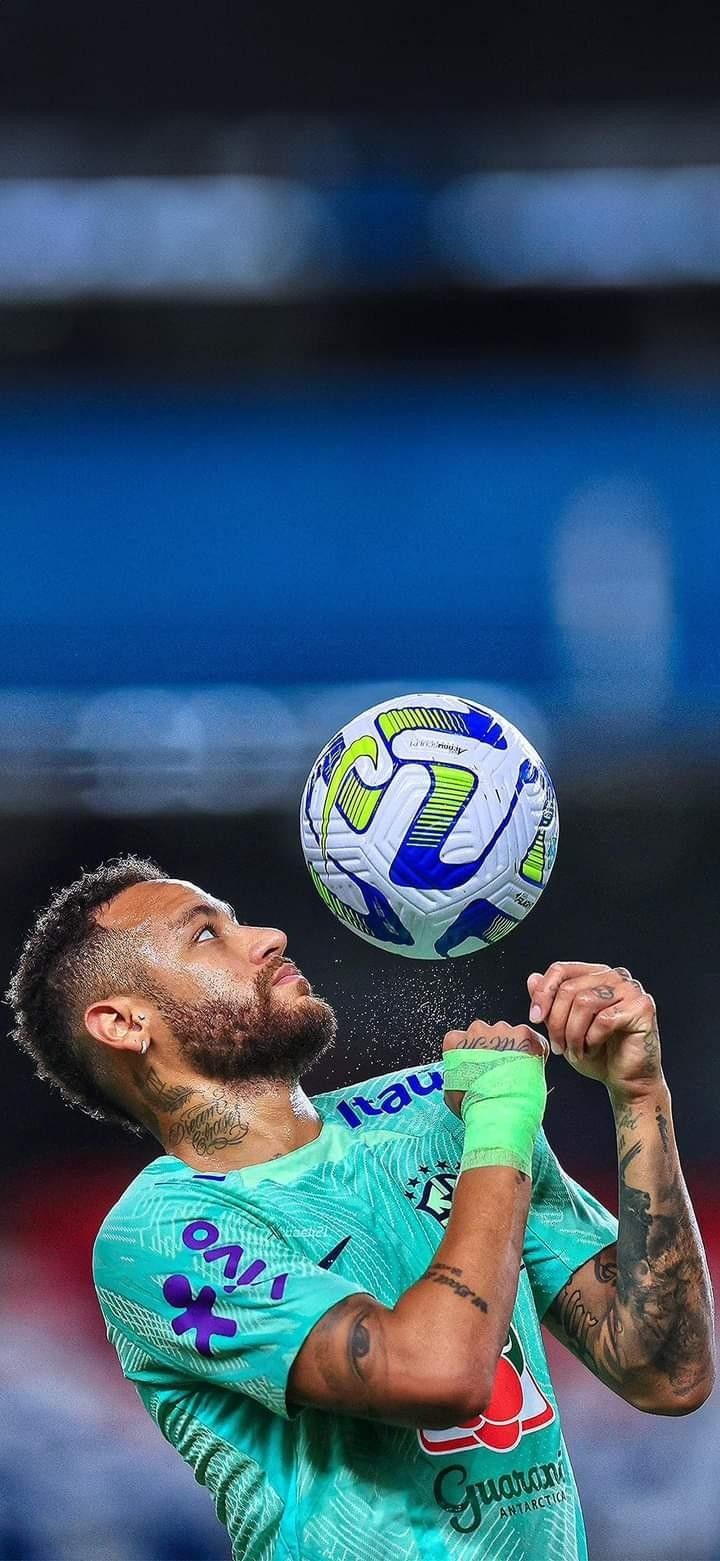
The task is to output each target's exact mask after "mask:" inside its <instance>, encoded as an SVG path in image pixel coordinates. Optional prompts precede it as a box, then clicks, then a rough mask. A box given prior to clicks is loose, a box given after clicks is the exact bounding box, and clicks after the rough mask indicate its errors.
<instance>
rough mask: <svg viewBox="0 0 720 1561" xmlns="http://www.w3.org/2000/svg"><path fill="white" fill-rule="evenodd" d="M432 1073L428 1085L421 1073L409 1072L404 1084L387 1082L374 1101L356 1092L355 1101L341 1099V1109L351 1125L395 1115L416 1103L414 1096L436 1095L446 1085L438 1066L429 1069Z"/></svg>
mask: <svg viewBox="0 0 720 1561" xmlns="http://www.w3.org/2000/svg"><path fill="white" fill-rule="evenodd" d="M422 1071H423V1072H425V1073H429V1075H430V1082H429V1084H424V1083H423V1082H422V1080H421V1079H420V1077H419V1075H418V1074H417V1073H408V1075H407V1077H406V1079H405V1082H404V1083H398V1084H386V1086H385V1088H384V1089H381V1090H380V1093H379V1095H376V1096H375V1097H374V1101H373V1100H368V1099H367V1097H366V1096H365V1095H353V1097H352V1099H351V1100H349V1101H348V1100H341V1101H340V1102H339V1104H338V1108H337V1109H338V1111H339V1112H340V1115H341V1117H342V1119H343V1121H344V1122H347V1124H348V1127H361V1126H362V1119H363V1117H381V1116H387V1117H394V1116H396V1115H397V1113H398V1111H404V1109H405V1107H406V1106H410V1105H412V1098H413V1095H416V1096H422V1095H432V1094H433V1093H434V1092H435V1090H441V1089H442V1087H443V1076H442V1073H440V1072H439V1070H438V1069H437V1068H425V1069H423V1070H422Z"/></svg>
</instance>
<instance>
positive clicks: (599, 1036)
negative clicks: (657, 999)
mask: <svg viewBox="0 0 720 1561" xmlns="http://www.w3.org/2000/svg"><path fill="white" fill-rule="evenodd" d="M528 991H529V993H530V998H531V1009H530V1015H531V1017H533V1016H534V1015H535V1013H536V1012H537V1011H538V1009H539V1010H540V1011H541V1012H542V1014H543V1016H544V1022H545V1025H546V1028H547V1032H548V1036H549V1038H550V1046H551V1049H552V1051H553V1052H555V1053H556V1054H557V1055H562V1054H563V1053H565V1052H567V1053H568V1054H569V1055H570V1057H574V1058H582V1057H583V1056H585V1054H586V1052H587V1051H588V1050H592V1049H594V1048H595V1047H598V1046H602V1045H605V1043H606V1041H607V1040H608V1037H609V1036H610V1035H611V1034H612V1033H613V1032H617V1031H619V1030H621V1029H623V1028H632V1026H633V1023H634V1022H635V1021H636V1020H637V1019H638V1018H639V1017H640V1016H641V1015H642V1014H644V1011H645V1006H647V1005H648V1004H649V1005H650V1007H652V1006H653V1004H652V999H651V998H648V996H647V993H646V992H645V991H644V989H643V987H642V985H641V983H640V982H639V981H636V980H635V979H634V978H633V977H632V976H631V975H630V972H629V970H626V969H625V967H624V966H614V967H611V966H610V965H589V964H580V963H578V962H575V961H572V962H571V961H566V962H564V963H559V962H558V963H556V964H554V965H551V966H550V967H549V969H548V970H547V971H546V973H545V975H544V976H541V975H539V974H533V975H531V976H529V977H528Z"/></svg>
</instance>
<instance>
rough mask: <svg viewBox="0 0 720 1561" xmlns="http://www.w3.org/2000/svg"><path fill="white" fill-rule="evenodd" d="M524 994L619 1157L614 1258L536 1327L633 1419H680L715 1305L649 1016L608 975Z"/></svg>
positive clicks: (556, 981)
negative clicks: (582, 1081) (580, 1077)
mask: <svg viewBox="0 0 720 1561" xmlns="http://www.w3.org/2000/svg"><path fill="white" fill-rule="evenodd" d="M528 985H529V987H530V993H531V1001H532V1005H533V1008H534V1009H539V1010H540V1013H541V1015H542V1018H543V1019H544V1020H545V1022H546V1024H547V1029H548V1035H549V1037H550V1043H551V1046H552V1048H553V1051H555V1052H557V1053H559V1054H560V1053H561V1054H564V1055H565V1057H566V1058H567V1060H568V1062H569V1063H570V1064H571V1066H572V1067H574V1068H575V1069H576V1070H577V1071H578V1072H580V1073H585V1074H586V1075H588V1076H589V1077H591V1078H596V1079H600V1080H602V1082H603V1083H605V1084H606V1086H607V1089H608V1091H609V1094H610V1100H611V1103H612V1107H613V1111H614V1115H615V1123H616V1129H617V1145H618V1173H619V1199H618V1204H619V1210H618V1224H619V1229H618V1240H617V1246H616V1247H607V1248H606V1249H605V1250H604V1251H603V1252H601V1253H599V1254H598V1255H597V1256H596V1257H595V1258H593V1259H592V1260H591V1261H590V1262H589V1263H586V1264H584V1265H583V1267H582V1268H580V1269H578V1270H577V1272H576V1273H575V1274H573V1275H572V1278H571V1279H570V1280H569V1281H568V1283H567V1285H566V1286H565V1287H564V1289H563V1290H562V1291H561V1292H560V1294H559V1295H558V1296H557V1297H556V1299H555V1301H554V1303H553V1304H552V1306H551V1307H550V1309H549V1312H548V1313H547V1314H546V1317H545V1322H546V1323H547V1324H548V1326H549V1328H550V1330H551V1332H553V1333H554V1334H555V1336H556V1337H557V1338H559V1339H560V1340H561V1341H562V1342H563V1343H564V1344H566V1345H567V1346H568V1348H569V1349H571V1350H572V1351H573V1353H574V1354H576V1355H578V1356H579V1357H580V1359H581V1360H583V1361H584V1363H585V1364H586V1365H587V1366H589V1367H590V1369H591V1370H592V1371H593V1372H595V1374H596V1375H597V1376H598V1377H600V1378H601V1380H602V1381H604V1382H605V1383H606V1384H607V1385H608V1387H611V1388H612V1389H613V1390H614V1391H615V1392H617V1393H619V1394H620V1396H621V1397H622V1398H625V1399H627V1400H628V1402H630V1403H631V1404H634V1405H635V1406H636V1407H637V1408H638V1409H645V1410H649V1411H651V1412H653V1413H655V1414H668V1415H679V1414H687V1413H689V1412H690V1411H691V1410H693V1409H696V1408H697V1407H698V1406H699V1405H700V1404H702V1403H703V1402H704V1401H705V1399H706V1398H707V1397H708V1394H709V1393H710V1391H711V1388H712V1385H713V1380H714V1341H713V1300H712V1291H711V1287H710V1278H709V1275H708V1269H707V1263H706V1260H705V1253H704V1251H703V1246H702V1241H701V1239H700V1234H699V1231H698V1228H697V1222H696V1220H695V1216H694V1213H693V1209H692V1205H691V1203H690V1199H689V1196H688V1192H687V1188H686V1186H685V1182H684V1179H683V1175H682V1170H681V1167H680V1160H679V1156H678V1150H677V1144H676V1142H675V1133H674V1129H673V1121H672V1106H671V1101H670V1092H669V1090H668V1087H667V1083H666V1081H665V1079H664V1077H663V1073H662V1066H661V1059H660V1040H659V1034H658V1026H657V1017H656V1013H655V1004H654V1002H653V1000H652V998H651V997H650V996H649V994H648V993H646V992H645V991H644V990H643V988H642V986H641V985H640V983H639V982H638V981H634V980H633V978H632V977H631V976H630V974H629V972H628V971H627V970H624V969H621V968H617V969H614V970H611V969H610V968H609V967H608V966H607V965H602V966H598V965H576V964H572V965H570V964H566V965H555V966H551V967H550V970H549V971H547V973H546V975H545V976H544V977H541V976H537V977H531V978H530V982H529V983H528ZM534 1017H535V1015H534Z"/></svg>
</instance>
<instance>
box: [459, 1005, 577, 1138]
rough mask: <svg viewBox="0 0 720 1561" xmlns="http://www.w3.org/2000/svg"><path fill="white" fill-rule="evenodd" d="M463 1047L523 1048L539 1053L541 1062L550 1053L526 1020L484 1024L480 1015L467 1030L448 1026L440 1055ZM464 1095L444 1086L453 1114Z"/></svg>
mask: <svg viewBox="0 0 720 1561" xmlns="http://www.w3.org/2000/svg"><path fill="white" fill-rule="evenodd" d="M463 1049H464V1050H467V1051H495V1052H525V1053H526V1054H528V1055H530V1056H531V1057H540V1058H541V1060H542V1062H547V1059H548V1057H549V1055H550V1046H549V1044H548V1042H547V1041H546V1040H545V1037H544V1036H542V1035H540V1034H538V1031H537V1030H531V1029H530V1026H529V1025H527V1024H507V1023H506V1021H505V1020H504V1019H498V1020H497V1021H496V1022H495V1024H486V1023H485V1021H484V1020H483V1019H473V1022H472V1024H471V1025H468V1028H467V1030H448V1032H447V1035H446V1036H445V1038H444V1040H443V1055H444V1053H445V1052H447V1051H461V1050H463ZM464 1098H465V1092H464V1090H459V1089H446V1090H445V1104H446V1106H449V1108H450V1110H451V1111H453V1112H454V1113H455V1116H456V1117H459V1116H460V1115H461V1107H462V1103H463V1100H464Z"/></svg>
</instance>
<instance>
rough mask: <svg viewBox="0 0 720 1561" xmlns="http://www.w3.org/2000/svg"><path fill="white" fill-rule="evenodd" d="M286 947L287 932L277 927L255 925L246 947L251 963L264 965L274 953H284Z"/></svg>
mask: <svg viewBox="0 0 720 1561" xmlns="http://www.w3.org/2000/svg"><path fill="white" fill-rule="evenodd" d="M286 948H287V934H286V933H285V932H281V931H280V928H279V927H256V928H255V929H254V933H253V937H252V939H251V942H250V945H249V948H248V957H249V959H250V960H251V963H252V964H253V965H264V964H266V962H267V960H269V959H271V958H272V957H273V956H274V955H277V954H284V953H285V950H286Z"/></svg>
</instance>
